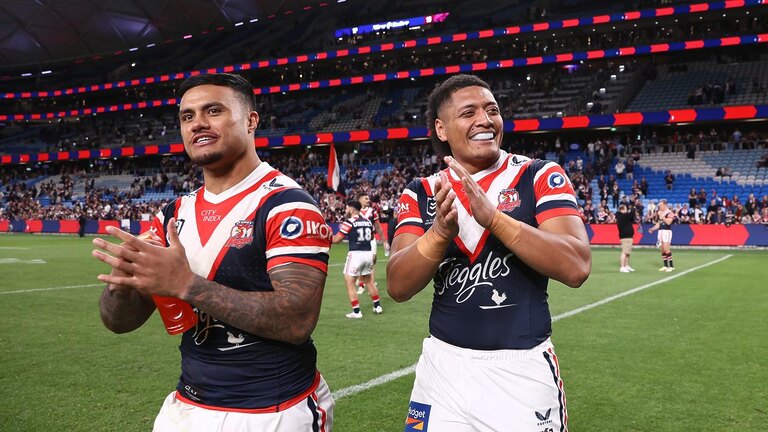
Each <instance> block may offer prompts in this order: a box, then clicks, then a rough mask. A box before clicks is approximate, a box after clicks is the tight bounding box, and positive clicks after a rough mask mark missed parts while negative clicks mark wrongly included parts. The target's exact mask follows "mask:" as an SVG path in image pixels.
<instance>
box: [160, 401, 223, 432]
mask: <svg viewBox="0 0 768 432" xmlns="http://www.w3.org/2000/svg"><path fill="white" fill-rule="evenodd" d="M219 414H220V412H219V411H211V410H206V409H203V408H200V407H196V406H194V405H189V404H186V403H184V402H181V401H179V400H177V399H176V391H173V393H171V394H169V395H168V397H166V398H165V402H163V406H162V408H160V413H158V414H157V417H156V418H155V424H154V427H153V429H152V432H179V431H189V432H197V431H201V432H202V431H216V430H218V424H219V420H220V419H219Z"/></svg>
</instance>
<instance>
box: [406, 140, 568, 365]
mask: <svg viewBox="0 0 768 432" xmlns="http://www.w3.org/2000/svg"><path fill="white" fill-rule="evenodd" d="M445 172H446V173H447V174H448V177H449V179H450V182H451V185H452V187H453V190H454V191H455V193H456V195H457V198H456V201H455V204H456V207H457V210H458V217H459V235H458V236H457V237H456V238H455V239H454V241H453V242H452V243H451V244H450V246H449V247H448V250H447V252H446V254H445V257H444V258H443V260H442V262H441V263H440V265H439V266H438V270H437V272H436V274H435V276H434V279H433V282H434V290H435V292H434V296H433V299H432V312H431V314H430V318H429V330H430V333H431V334H432V335H434V336H435V337H437V338H439V339H440V340H443V341H445V342H448V343H449V344H452V345H455V346H459V347H463V348H471V349H478V350H496V349H529V348H532V347H534V346H537V345H539V344H540V343H542V342H544V341H545V340H546V339H547V338H548V337H549V336H550V334H551V333H552V326H551V321H552V319H551V316H550V312H549V305H548V304H547V297H548V295H547V283H548V281H549V279H548V278H547V277H546V276H544V275H542V274H540V273H537V272H536V271H534V270H533V269H531V268H530V267H528V266H527V265H526V264H525V263H523V262H522V261H520V259H518V258H517V257H516V256H515V255H514V254H513V253H512V252H510V251H509V250H508V249H507V248H506V247H505V246H504V245H503V244H502V243H501V242H500V241H499V240H498V239H496V237H494V236H493V235H491V234H490V232H489V231H488V230H486V229H484V228H483V227H481V226H480V225H479V224H478V223H477V222H475V220H474V219H473V217H472V214H471V211H470V207H469V201H468V198H467V196H466V193H464V192H463V189H462V185H461V181H460V180H459V179H458V177H457V176H456V175H455V174H454V173H453V171H451V170H450V169H446V170H445ZM472 178H473V179H475V181H477V183H478V184H479V185H480V187H481V188H482V189H483V190H484V191H485V195H486V197H488V199H489V200H490V201H491V203H493V204H495V205H496V206H497V209H498V210H500V211H502V212H504V213H505V214H507V215H508V216H510V217H512V218H514V219H517V220H519V221H520V222H522V223H526V224H528V225H531V226H534V227H537V226H538V225H539V224H541V223H542V222H544V221H546V220H547V219H550V218H553V217H558V216H566V215H573V216H576V217H578V216H579V213H578V211H577V206H576V198H575V196H574V191H573V186H572V185H571V182H570V180H569V179H568V177H567V176H566V175H565V172H564V171H563V170H562V168H560V166H559V165H557V164H556V163H554V162H548V161H542V160H531V159H528V158H526V157H523V156H518V155H511V154H507V153H506V152H504V151H502V152H501V155H500V157H499V159H498V161H497V162H496V163H495V164H494V165H492V166H491V167H489V168H488V169H486V170H484V171H481V172H478V173H477V174H474V175H472ZM438 179H439V176H438V175H437V174H435V175H432V176H430V177H428V178H420V179H415V180H414V181H412V182H411V183H410V184H409V185H408V186H407V187H406V189H405V191H403V194H402V195H401V197H400V201H399V205H398V211H399V215H398V225H397V230H396V231H395V237H397V236H398V235H400V234H403V233H411V234H415V235H418V236H421V235H423V234H424V232H425V231H426V230H427V229H429V227H430V226H432V223H433V221H434V218H435V215H436V213H437V204H436V201H435V199H434V189H435V183H436V181H437V180H438ZM532 247H536V246H535V245H532Z"/></svg>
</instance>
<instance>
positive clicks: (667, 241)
mask: <svg viewBox="0 0 768 432" xmlns="http://www.w3.org/2000/svg"><path fill="white" fill-rule="evenodd" d="M656 215H657V216H658V218H659V221H658V222H656V225H654V226H652V227H650V228H648V232H649V233H652V232H654V231H656V230H659V233H658V237H657V238H656V246H658V247H659V248H660V249H661V260H662V262H663V263H664V265H663V266H662V267H661V268H660V269H659V271H665V272H671V271H673V270H674V269H675V265H674V264H673V263H672V224H673V223H674V221H675V213H674V212H673V211H672V210H670V209H669V207H668V206H667V200H665V199H661V200H659V210H658V211H657V212H656Z"/></svg>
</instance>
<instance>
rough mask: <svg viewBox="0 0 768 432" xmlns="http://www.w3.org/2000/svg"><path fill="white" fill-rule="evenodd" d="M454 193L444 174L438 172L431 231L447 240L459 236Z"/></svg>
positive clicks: (457, 213)
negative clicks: (434, 211) (433, 219)
mask: <svg viewBox="0 0 768 432" xmlns="http://www.w3.org/2000/svg"><path fill="white" fill-rule="evenodd" d="M455 199H456V192H454V191H453V187H452V186H451V182H450V181H449V180H448V176H447V175H446V174H445V173H444V172H442V171H441V172H440V178H439V179H438V180H437V182H436V183H435V201H436V207H437V209H436V210H437V212H436V214H435V221H434V222H433V224H432V230H434V232H435V234H437V235H439V236H440V237H443V238H445V239H448V240H453V239H454V238H455V237H456V236H457V235H459V212H458V210H456V204H455V203H454V200H455Z"/></svg>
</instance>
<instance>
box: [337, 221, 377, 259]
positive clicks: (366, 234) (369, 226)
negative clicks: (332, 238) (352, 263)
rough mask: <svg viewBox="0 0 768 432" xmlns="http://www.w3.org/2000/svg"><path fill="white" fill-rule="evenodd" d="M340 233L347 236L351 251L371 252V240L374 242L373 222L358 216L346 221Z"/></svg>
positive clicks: (340, 228)
mask: <svg viewBox="0 0 768 432" xmlns="http://www.w3.org/2000/svg"><path fill="white" fill-rule="evenodd" d="M339 232H341V233H342V234H344V235H345V236H347V239H348V240H349V251H350V252H355V251H365V252H371V251H372V249H371V240H373V222H371V221H370V220H368V219H366V218H365V217H363V216H362V215H357V216H355V217H351V218H349V219H347V220H345V221H344V222H343V223H342V224H341V225H340V226H339Z"/></svg>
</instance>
